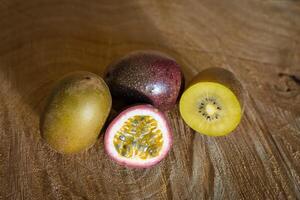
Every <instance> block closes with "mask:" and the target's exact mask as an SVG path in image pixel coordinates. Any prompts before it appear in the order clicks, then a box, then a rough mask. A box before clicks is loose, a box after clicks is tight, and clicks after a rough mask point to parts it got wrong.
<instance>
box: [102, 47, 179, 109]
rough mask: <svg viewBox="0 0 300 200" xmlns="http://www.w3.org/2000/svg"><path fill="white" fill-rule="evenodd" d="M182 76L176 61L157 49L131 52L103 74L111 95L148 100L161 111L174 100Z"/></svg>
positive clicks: (147, 101) (137, 101) (137, 100)
mask: <svg viewBox="0 0 300 200" xmlns="http://www.w3.org/2000/svg"><path fill="white" fill-rule="evenodd" d="M182 80H183V75H182V73H181V70H180V67H179V65H178V64H177V63H176V61H175V60H174V59H172V58H170V57H169V56H167V55H165V54H162V53H160V52H156V51H136V52H132V53H130V54H128V55H127V56H125V57H123V58H121V59H119V60H118V61H117V62H115V63H114V64H112V65H111V66H110V67H109V70H108V73H107V75H106V82H107V83H108V86H109V88H110V91H111V93H112V95H113V96H114V97H117V98H122V99H124V100H125V101H126V102H128V103H149V104H152V105H154V106H155V107H157V108H159V109H160V110H163V111H167V110H170V109H171V108H172V107H173V106H174V105H175V104H176V101H177V98H178V96H179V93H180V89H181V84H182Z"/></svg>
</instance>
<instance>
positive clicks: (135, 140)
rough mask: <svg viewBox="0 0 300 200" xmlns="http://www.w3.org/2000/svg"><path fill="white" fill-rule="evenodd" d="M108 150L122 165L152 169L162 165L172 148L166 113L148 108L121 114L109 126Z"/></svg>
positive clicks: (127, 110)
mask: <svg viewBox="0 0 300 200" xmlns="http://www.w3.org/2000/svg"><path fill="white" fill-rule="evenodd" d="M104 145H105V150H106V152H107V153H108V155H109V156H110V157H111V158H112V159H113V160H114V161H116V162H117V163H118V164H121V165H124V166H126V167H129V168H148V167H151V166H153V165H155V164H157V163H159V162H160V161H161V160H162V159H163V158H164V157H165V156H166V155H167V153H168V151H169V150H170V148H171V146H172V132H171V129H170V128H169V125H168V122H167V120H166V118H165V116H164V114H163V113H162V112H160V111H159V110H158V109H156V108H155V107H153V106H151V105H148V104H145V105H137V106H133V107H130V108H128V109H126V110H125V111H123V112H121V113H120V114H119V115H118V116H117V117H116V118H115V119H114V120H113V121H112V122H111V124H110V125H109V127H108V128H107V130H106V133H105V138H104Z"/></svg>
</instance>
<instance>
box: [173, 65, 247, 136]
mask: <svg viewBox="0 0 300 200" xmlns="http://www.w3.org/2000/svg"><path fill="white" fill-rule="evenodd" d="M243 91H244V90H243V87H242V85H241V83H240V82H239V80H238V79H237V78H236V77H235V75H234V74H233V73H232V72H230V71H228V70H226V69H223V68H209V69H206V70H204V71H202V72H200V73H199V74H198V75H196V76H195V78H194V79H193V80H192V81H191V83H190V85H189V86H188V88H187V89H186V90H185V92H184V93H183V95H182V97H181V99H180V103H179V109H180V114H181V116H182V118H183V120H184V121H185V122H186V123H187V124H188V125H189V126H190V127H191V128H192V129H194V130H195V131H197V132H199V133H202V134H205V135H210V136H223V135H227V134H229V133H231V132H232V131H233V130H234V129H235V128H236V127H237V126H238V124H239V123H240V121H241V117H242V113H243V106H244V103H243V102H244V100H243V99H244V92H243Z"/></svg>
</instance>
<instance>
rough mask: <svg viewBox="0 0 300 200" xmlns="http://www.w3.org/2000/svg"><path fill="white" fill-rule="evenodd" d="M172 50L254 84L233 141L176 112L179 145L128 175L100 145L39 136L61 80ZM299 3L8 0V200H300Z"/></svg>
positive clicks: (4, 187)
mask: <svg viewBox="0 0 300 200" xmlns="http://www.w3.org/2000/svg"><path fill="white" fill-rule="evenodd" d="M141 49H154V50H159V51H163V52H165V53H168V54H170V55H171V56H173V57H174V58H175V59H177V61H178V62H179V63H180V65H181V66H182V69H183V72H184V75H185V77H186V80H187V81H189V80H190V79H191V78H192V77H193V76H194V75H195V74H196V73H197V72H199V71H200V70H201V69H204V68H207V67H212V66H221V67H224V68H227V69H230V70H232V71H233V72H234V73H235V74H236V75H237V77H238V78H239V79H240V80H241V81H242V83H243V85H244V86H245V90H246V91H247V93H248V95H247V99H246V106H245V111H244V117H243V120H242V123H241V125H240V126H239V128H238V129H237V130H236V131H235V132H234V133H233V134H231V135H229V136H227V137H219V138H214V137H207V136H202V135H200V134H197V133H195V132H194V131H192V130H191V129H190V128H189V127H187V126H186V125H185V124H184V122H183V121H182V119H181V118H180V117H179V113H178V108H175V109H174V110H172V111H171V112H170V113H168V118H169V120H170V123H171V124H172V127H173V129H174V137H175V139H174V146H173V148H172V150H171V152H170V153H169V155H168V157H167V158H166V159H165V160H164V161H163V162H162V163H161V164H159V165H158V166H156V167H154V168H151V169H147V170H128V169H125V168H122V167H120V166H118V165H116V164H115V163H113V162H111V161H110V160H109V159H108V157H107V155H106V154H105V153H104V151H103V134H102V135H101V137H100V138H99V141H98V142H97V143H96V145H94V147H93V148H91V149H89V150H88V151H87V152H83V153H80V154H77V155H68V156H63V155H60V154H57V153H55V152H54V151H52V150H51V149H50V148H49V147H48V146H47V145H46V144H45V142H44V141H43V140H42V139H41V136H40V132H39V114H40V112H41V110H42V109H43V105H44V100H45V98H46V97H47V95H48V93H49V91H50V90H51V88H52V87H53V84H54V82H55V80H57V79H59V78H60V77H61V76H63V75H64V74H66V73H68V72H71V71H75V70H87V71H91V72H94V73H97V74H100V75H103V73H104V71H105V69H106V66H107V65H108V64H109V63H111V62H112V61H114V60H115V59H117V58H119V57H120V56H123V55H125V54H126V53H128V52H130V51H133V50H141ZM299 80H300V2H299V1H297V0H264V1H263V0H249V1H246V0H224V1H217V0H206V1H196V0H186V1H177V0H176V1H171V0H164V1H159V0H157V1H146V0H144V1H137V0H131V1H115V0H113V1H96V0H90V1H82V0H72V1H70V0H52V1H50V0H27V1H21V0H0V140H1V143H0V167H1V168H0V199H300V84H299Z"/></svg>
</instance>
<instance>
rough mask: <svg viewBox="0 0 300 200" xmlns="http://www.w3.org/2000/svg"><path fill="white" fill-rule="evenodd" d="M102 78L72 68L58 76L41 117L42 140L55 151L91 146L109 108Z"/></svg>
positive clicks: (80, 149)
mask: <svg viewBox="0 0 300 200" xmlns="http://www.w3.org/2000/svg"><path fill="white" fill-rule="evenodd" d="M111 104H112V100H111V95H110V92H109V89H108V86H107V85H106V83H105V82H104V80H103V79H102V78H101V77H99V76H97V75H95V74H93V73H90V72H74V73H71V74H69V75H67V76H65V77H64V78H63V79H61V80H60V81H59V82H58V84H57V86H56V87H55V89H54V90H53V92H52V94H51V95H50V96H49V98H48V103H47V106H46V108H45V111H44V113H43V115H42V117H41V132H42V137H43V138H44V139H45V141H46V142H47V143H48V144H49V145H50V146H51V147H52V148H53V149H54V150H56V151H57V152H60V153H63V154H67V153H77V152H80V151H83V150H86V149H88V148H89V147H91V146H92V145H93V144H94V143H95V142H96V140H97V137H98V135H99V133H100V130H101V129H102V126H103V125H104V123H105V121H106V118H107V117H108V115H109V112H110V109H111Z"/></svg>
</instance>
